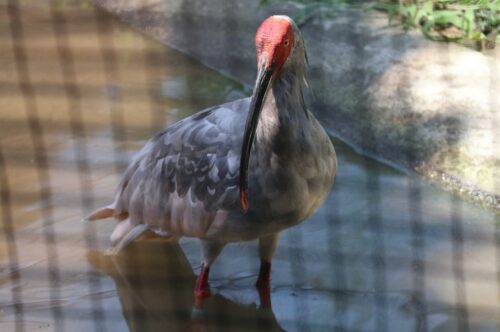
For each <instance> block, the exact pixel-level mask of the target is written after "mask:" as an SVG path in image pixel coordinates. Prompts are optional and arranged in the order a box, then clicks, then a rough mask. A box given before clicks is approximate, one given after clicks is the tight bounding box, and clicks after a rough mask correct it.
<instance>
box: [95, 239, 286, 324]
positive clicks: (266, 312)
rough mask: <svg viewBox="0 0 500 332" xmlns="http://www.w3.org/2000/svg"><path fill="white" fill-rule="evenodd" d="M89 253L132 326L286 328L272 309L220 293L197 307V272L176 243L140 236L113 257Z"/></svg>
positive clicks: (99, 253)
mask: <svg viewBox="0 0 500 332" xmlns="http://www.w3.org/2000/svg"><path fill="white" fill-rule="evenodd" d="M87 258H88V261H89V263H90V264H91V265H92V266H93V267H94V268H95V269H97V270H99V271H101V272H103V273H106V274H108V275H109V276H111V277H112V278H113V279H114V281H115V283H116V289H117V293H118V296H119V298H120V302H121V305H122V312H123V315H124V316H125V319H126V321H127V324H128V326H129V329H130V331H135V332H139V331H140V332H144V331H151V332H154V331H283V330H282V329H281V328H280V326H279V325H278V323H277V321H276V318H275V316H274V314H273V312H272V310H271V309H258V308H257V307H256V306H255V305H251V306H249V305H242V304H238V303H235V302H233V301H230V300H228V299H226V298H224V297H223V296H221V295H219V294H214V295H213V296H212V297H211V298H209V299H208V300H206V301H205V302H204V303H203V308H202V309H201V310H193V305H194V295H193V285H194V283H195V279H196V275H195V274H194V272H193V270H192V268H191V265H190V264H189V262H188V260H187V258H186V256H185V255H184V253H183V251H182V249H181V247H180V246H179V245H178V244H177V243H174V242H163V241H139V242H136V243H133V244H131V245H130V246H129V247H127V248H126V249H124V250H122V251H121V252H120V253H119V254H118V255H115V256H107V255H104V254H103V253H101V252H97V251H90V252H89V253H88V255H87Z"/></svg>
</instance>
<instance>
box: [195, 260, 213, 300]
mask: <svg viewBox="0 0 500 332" xmlns="http://www.w3.org/2000/svg"><path fill="white" fill-rule="evenodd" d="M209 273H210V268H209V267H206V266H205V265H202V266H201V271H200V275H199V276H198V279H196V284H195V286H194V298H195V305H194V306H195V308H201V307H202V306H203V300H205V299H207V298H209V297H210V295H211V293H210V285H209V284H208V274H209Z"/></svg>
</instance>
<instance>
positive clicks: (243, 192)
mask: <svg viewBox="0 0 500 332" xmlns="http://www.w3.org/2000/svg"><path fill="white" fill-rule="evenodd" d="M240 202H241V209H242V210H243V213H247V212H248V199H247V193H246V190H241V191H240Z"/></svg>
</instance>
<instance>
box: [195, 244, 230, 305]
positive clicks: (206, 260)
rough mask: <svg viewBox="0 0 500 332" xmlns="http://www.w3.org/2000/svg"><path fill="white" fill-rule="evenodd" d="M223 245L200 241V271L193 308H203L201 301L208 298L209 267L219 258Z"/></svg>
mask: <svg viewBox="0 0 500 332" xmlns="http://www.w3.org/2000/svg"><path fill="white" fill-rule="evenodd" d="M224 245H225V243H222V242H216V241H210V240H201V255H202V258H201V270H200V275H199V276H198V279H196V283H195V286H194V297H195V308H201V307H202V306H203V300H204V299H206V298H208V297H210V284H209V283H208V275H209V273H210V266H211V265H212V263H213V262H214V260H215V259H216V258H217V256H219V254H220V252H221V250H222V248H224Z"/></svg>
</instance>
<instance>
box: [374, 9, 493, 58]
mask: <svg viewBox="0 0 500 332" xmlns="http://www.w3.org/2000/svg"><path fill="white" fill-rule="evenodd" d="M365 8H366V9H379V10H384V11H386V12H387V13H388V15H389V23H392V22H393V21H395V20H397V22H398V24H401V25H402V26H403V28H404V29H411V28H420V29H421V31H422V33H423V34H424V35H425V36H426V37H427V38H429V39H431V40H435V41H452V42H457V43H461V44H465V45H468V46H474V47H476V48H478V49H481V48H482V45H483V43H484V44H485V45H486V46H487V47H491V48H493V47H494V46H495V42H496V41H500V0H489V1H488V0H424V1H422V0H420V1H419V0H413V1H402V0H399V1H398V0H388V1H378V2H372V3H370V4H368V5H366V6H365Z"/></svg>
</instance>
